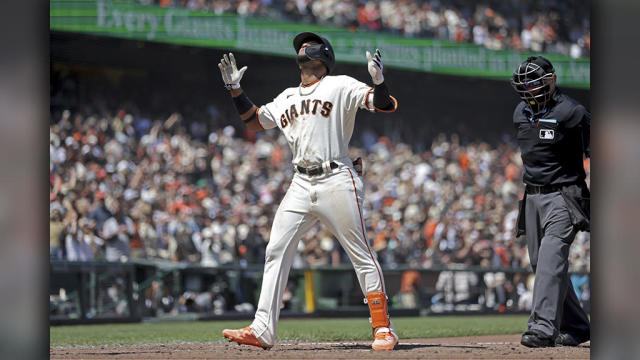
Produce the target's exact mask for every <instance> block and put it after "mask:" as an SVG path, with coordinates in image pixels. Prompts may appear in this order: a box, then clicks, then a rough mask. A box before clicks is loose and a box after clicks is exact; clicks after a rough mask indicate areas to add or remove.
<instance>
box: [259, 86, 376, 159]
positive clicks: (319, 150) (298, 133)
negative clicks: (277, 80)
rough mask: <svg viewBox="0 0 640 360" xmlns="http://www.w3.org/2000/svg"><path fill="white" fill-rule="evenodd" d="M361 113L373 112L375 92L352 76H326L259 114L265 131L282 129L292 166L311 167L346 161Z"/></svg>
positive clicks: (282, 96)
mask: <svg viewBox="0 0 640 360" xmlns="http://www.w3.org/2000/svg"><path fill="white" fill-rule="evenodd" d="M358 109H367V110H369V111H374V107H373V88H371V87H370V86H368V85H366V84H365V83H362V82H360V81H358V80H356V79H354V78H352V77H350V76H346V75H339V76H325V77H324V78H322V79H321V80H320V81H318V82H316V83H315V84H312V85H309V86H307V87H302V86H300V87H295V88H288V89H286V90H285V91H283V92H282V93H281V94H280V95H278V96H277V97H276V98H275V99H274V100H273V101H272V102H270V103H268V104H266V105H263V106H262V107H260V109H259V111H258V120H259V121H260V125H261V126H262V127H263V128H264V129H271V128H274V127H276V126H277V127H279V128H280V130H282V132H283V133H284V136H285V138H286V139H287V142H288V143H289V146H291V151H292V153H293V164H294V165H300V166H304V167H308V166H311V165H319V164H321V163H323V162H325V161H331V160H341V159H343V161H344V159H347V158H348V156H349V147H348V146H349V141H350V140H351V135H352V134H353V126H354V124H355V119H356V112H357V111H358Z"/></svg>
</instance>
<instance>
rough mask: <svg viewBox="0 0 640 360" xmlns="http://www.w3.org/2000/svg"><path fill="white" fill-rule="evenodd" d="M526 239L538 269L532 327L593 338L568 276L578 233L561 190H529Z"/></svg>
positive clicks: (549, 332)
mask: <svg viewBox="0 0 640 360" xmlns="http://www.w3.org/2000/svg"><path fill="white" fill-rule="evenodd" d="M525 220H526V239H527V245H528V247H529V259H530V260H531V266H532V268H533V271H534V272H535V283H534V284H535V285H534V289H533V307H532V309H531V316H530V317H529V321H528V324H527V325H528V328H529V330H537V331H540V332H542V333H544V334H545V335H548V336H550V337H555V336H557V335H558V332H563V333H565V332H566V333H569V334H571V335H574V336H576V337H578V338H579V339H590V325H589V319H588V318H587V315H586V314H585V312H584V310H583V309H582V307H581V306H580V302H579V301H578V298H577V297H576V294H575V292H574V291H573V287H572V286H571V281H570V280H569V276H568V273H567V272H568V269H569V259H568V258H569V246H570V245H571V243H572V242H573V239H574V238H575V235H576V230H574V228H573V225H572V224H571V218H570V216H569V210H568V208H567V204H566V202H565V200H564V198H563V197H562V194H560V192H552V193H549V194H527V198H526V208H525Z"/></svg>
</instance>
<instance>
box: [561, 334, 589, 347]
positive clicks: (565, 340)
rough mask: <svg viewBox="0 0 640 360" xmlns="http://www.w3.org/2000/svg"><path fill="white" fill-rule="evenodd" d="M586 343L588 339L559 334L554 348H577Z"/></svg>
mask: <svg viewBox="0 0 640 360" xmlns="http://www.w3.org/2000/svg"><path fill="white" fill-rule="evenodd" d="M587 341H589V338H584V337H579V336H576V335H572V334H569V333H560V334H558V336H557V337H556V346H578V345H580V344H582V343H583V342H587Z"/></svg>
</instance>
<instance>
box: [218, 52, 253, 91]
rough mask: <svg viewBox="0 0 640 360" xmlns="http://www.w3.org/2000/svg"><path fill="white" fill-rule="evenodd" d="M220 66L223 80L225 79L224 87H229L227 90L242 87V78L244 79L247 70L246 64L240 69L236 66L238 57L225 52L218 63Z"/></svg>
mask: <svg viewBox="0 0 640 360" xmlns="http://www.w3.org/2000/svg"><path fill="white" fill-rule="evenodd" d="M218 68H219V69H220V73H222V81H224V87H225V88H227V90H231V89H238V88H240V80H242V75H244V72H245V71H247V67H246V66H244V67H243V68H242V69H240V70H238V68H237V67H236V58H235V56H233V53H229V55H227V54H224V56H223V57H222V59H220V62H219V63H218Z"/></svg>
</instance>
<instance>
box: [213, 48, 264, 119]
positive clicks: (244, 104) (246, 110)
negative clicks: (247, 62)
mask: <svg viewBox="0 0 640 360" xmlns="http://www.w3.org/2000/svg"><path fill="white" fill-rule="evenodd" d="M218 68H219V69H220V73H221V74H222V80H223V81H224V86H225V88H226V89H227V90H229V91H230V92H231V98H232V99H233V105H235V107H236V110H238V114H239V115H240V119H241V120H242V121H243V122H244V123H245V124H246V125H247V128H248V129H249V130H253V131H258V130H264V129H269V128H272V127H275V126H276V125H275V121H274V122H273V124H271V123H269V120H271V119H269V117H268V116H265V114H263V116H259V115H260V108H258V107H257V106H256V105H255V104H254V103H253V102H252V101H251V99H249V97H248V96H247V94H246V93H245V92H244V91H243V90H242V88H241V87H240V80H242V75H244V72H245V71H247V67H246V66H244V67H242V68H241V69H240V70H238V69H237V67H236V59H235V57H234V56H233V53H229V55H227V54H225V55H224V56H223V57H222V59H221V60H220V63H219V64H218ZM260 118H262V119H263V122H262V123H261V121H260ZM263 124H267V125H266V126H263Z"/></svg>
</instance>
